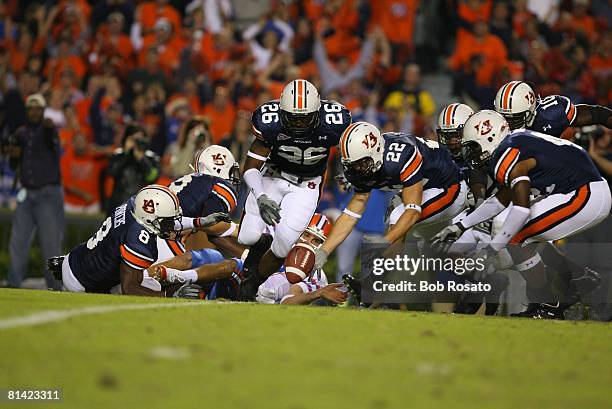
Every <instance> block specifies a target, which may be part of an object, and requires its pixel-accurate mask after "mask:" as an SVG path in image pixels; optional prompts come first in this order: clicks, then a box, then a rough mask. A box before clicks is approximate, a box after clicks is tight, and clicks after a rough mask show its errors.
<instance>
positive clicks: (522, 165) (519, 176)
mask: <svg viewBox="0 0 612 409" xmlns="http://www.w3.org/2000/svg"><path fill="white" fill-rule="evenodd" d="M535 166H536V161H535V159H533V158H530V159H526V160H523V161H520V162H518V163H517V164H516V166H515V167H514V169H512V171H511V172H510V177H509V183H510V193H511V197H512V208H511V209H510V212H509V213H508V216H507V217H506V220H505V221H504V224H503V226H502V228H501V229H500V231H499V232H498V233H497V234H496V235H495V237H493V239H492V240H491V243H490V246H491V248H493V250H495V251H499V250H501V249H502V248H504V247H506V245H507V244H508V243H509V242H510V240H512V238H513V237H514V236H516V234H517V233H518V232H519V231H521V229H522V228H523V226H524V225H525V223H527V220H529V216H530V214H531V209H530V206H531V203H530V198H529V195H530V193H531V181H530V179H529V176H528V174H529V171H530V170H531V169H533V168H534V167H535ZM507 191H508V188H507V187H506V189H505V192H507Z"/></svg>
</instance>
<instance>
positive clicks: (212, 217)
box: [198, 212, 232, 227]
mask: <svg viewBox="0 0 612 409" xmlns="http://www.w3.org/2000/svg"><path fill="white" fill-rule="evenodd" d="M221 222H226V223H231V222H232V219H231V217H229V214H227V213H222V212H217V213H212V214H209V215H208V216H205V217H198V225H199V227H210V226H214V225H215V224H217V223H221Z"/></svg>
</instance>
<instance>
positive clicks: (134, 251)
mask: <svg viewBox="0 0 612 409" xmlns="http://www.w3.org/2000/svg"><path fill="white" fill-rule="evenodd" d="M180 220H181V208H180V206H179V200H178V198H177V197H176V194H175V193H174V192H173V191H171V190H170V189H168V188H167V187H166V186H161V185H150V186H146V187H144V188H142V189H141V190H140V191H139V192H138V193H137V194H136V196H135V197H134V198H132V199H130V200H129V201H127V202H126V203H124V204H122V205H120V206H118V207H116V208H115V210H114V211H113V213H112V215H111V216H109V217H108V218H107V219H106V220H105V221H104V223H103V224H102V227H100V229H99V230H98V231H97V232H96V233H95V234H94V236H93V237H91V238H90V239H89V240H88V241H87V242H86V243H82V244H80V245H78V246H77V247H75V248H74V249H73V250H72V251H71V252H70V253H69V254H68V255H66V256H64V257H63V258H61V265H58V266H57V267H59V269H61V275H62V281H63V285H64V288H65V289H67V290H68V291H76V292H93V293H108V292H110V291H111V289H113V287H116V286H117V285H119V284H120V285H121V292H122V293H123V294H128V295H148V296H157V297H164V296H166V293H165V292H164V291H162V289H161V286H160V284H159V282H157V281H156V280H154V279H153V278H151V277H149V276H148V275H147V274H146V273H144V272H143V271H144V270H145V269H146V268H147V267H149V266H150V265H151V264H153V263H154V262H155V261H156V260H158V259H159V258H170V257H172V256H173V255H175V254H179V253H181V252H183V251H184V249H183V247H182V245H181V244H180V243H179V242H178V241H175V240H176V239H177V238H178V237H179V235H180V232H181V228H180ZM177 226H179V227H178V228H177ZM158 237H159V238H160V239H161V240H157V238H158ZM162 252H165V253H166V254H165V255H162V254H161V253H162Z"/></svg>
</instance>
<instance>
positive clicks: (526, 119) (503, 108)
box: [494, 81, 537, 130]
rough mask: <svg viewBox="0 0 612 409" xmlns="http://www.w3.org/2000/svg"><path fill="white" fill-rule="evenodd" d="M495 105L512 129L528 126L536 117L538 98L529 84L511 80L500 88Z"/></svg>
mask: <svg viewBox="0 0 612 409" xmlns="http://www.w3.org/2000/svg"><path fill="white" fill-rule="evenodd" d="M494 105H495V110H496V111H497V112H499V113H500V114H502V115H503V116H504V118H505V119H506V121H507V122H508V125H509V126H510V129H511V130H515V129H519V128H528V127H530V126H531V125H532V124H533V121H534V119H535V113H536V106H537V98H536V94H535V92H534V91H533V88H531V87H530V86H529V84H527V83H525V82H522V81H510V82H508V83H507V84H504V85H502V86H501V87H500V88H499V90H498V91H497V95H495V102H494Z"/></svg>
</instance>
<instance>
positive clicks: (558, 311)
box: [511, 303, 565, 320]
mask: <svg viewBox="0 0 612 409" xmlns="http://www.w3.org/2000/svg"><path fill="white" fill-rule="evenodd" d="M564 310H565V308H563V305H562V304H561V303H557V304H556V305H551V304H544V303H542V304H534V303H532V304H529V306H528V307H527V309H526V310H525V311H523V312H519V313H518V314H512V315H511V316H512V317H519V318H533V319H538V320H564V319H565V315H564V314H563V311H564Z"/></svg>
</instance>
